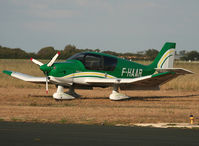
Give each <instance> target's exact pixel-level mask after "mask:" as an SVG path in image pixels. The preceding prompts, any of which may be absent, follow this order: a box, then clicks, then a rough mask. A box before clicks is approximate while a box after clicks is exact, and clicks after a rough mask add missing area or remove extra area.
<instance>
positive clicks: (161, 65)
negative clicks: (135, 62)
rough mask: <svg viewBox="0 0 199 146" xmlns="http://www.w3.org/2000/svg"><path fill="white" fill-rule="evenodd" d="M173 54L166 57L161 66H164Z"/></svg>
mask: <svg viewBox="0 0 199 146" xmlns="http://www.w3.org/2000/svg"><path fill="white" fill-rule="evenodd" d="M171 56H173V55H169V56H168V57H167V58H165V60H164V61H163V63H162V64H161V68H162V66H163V64H164V63H165V61H166V60H167V59H168V58H169V57H171Z"/></svg>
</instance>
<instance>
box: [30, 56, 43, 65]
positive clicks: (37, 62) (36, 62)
mask: <svg viewBox="0 0 199 146" xmlns="http://www.w3.org/2000/svg"><path fill="white" fill-rule="evenodd" d="M30 60H31V61H32V62H34V63H35V64H37V65H39V66H42V65H44V64H43V63H42V62H40V61H38V60H36V59H33V58H30Z"/></svg>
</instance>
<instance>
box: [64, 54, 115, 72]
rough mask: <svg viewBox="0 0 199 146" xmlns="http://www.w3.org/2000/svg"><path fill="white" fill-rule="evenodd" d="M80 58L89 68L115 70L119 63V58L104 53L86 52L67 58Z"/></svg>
mask: <svg viewBox="0 0 199 146" xmlns="http://www.w3.org/2000/svg"><path fill="white" fill-rule="evenodd" d="M72 59H73V60H79V61H81V62H82V63H83V64H84V66H85V68H86V69H88V70H103V71H113V70H114V69H115V67H116V65H117V58H116V57H113V56H106V55H104V54H101V53H100V54H98V53H92V52H84V53H78V54H75V55H74V56H71V57H70V58H68V59H67V60H72Z"/></svg>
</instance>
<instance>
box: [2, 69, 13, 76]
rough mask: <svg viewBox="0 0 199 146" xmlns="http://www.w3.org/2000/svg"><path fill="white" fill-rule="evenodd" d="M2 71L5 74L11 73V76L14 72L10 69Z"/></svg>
mask: <svg viewBox="0 0 199 146" xmlns="http://www.w3.org/2000/svg"><path fill="white" fill-rule="evenodd" d="M2 72H3V73H4V74H7V75H9V76H11V74H12V71H9V70H3V71H2Z"/></svg>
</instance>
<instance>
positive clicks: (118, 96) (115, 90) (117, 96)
mask: <svg viewBox="0 0 199 146" xmlns="http://www.w3.org/2000/svg"><path fill="white" fill-rule="evenodd" d="M128 98H130V97H128V96H126V95H124V94H121V93H119V91H118V84H114V86H113V91H112V93H111V94H110V96H109V99H110V100H123V99H128Z"/></svg>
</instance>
